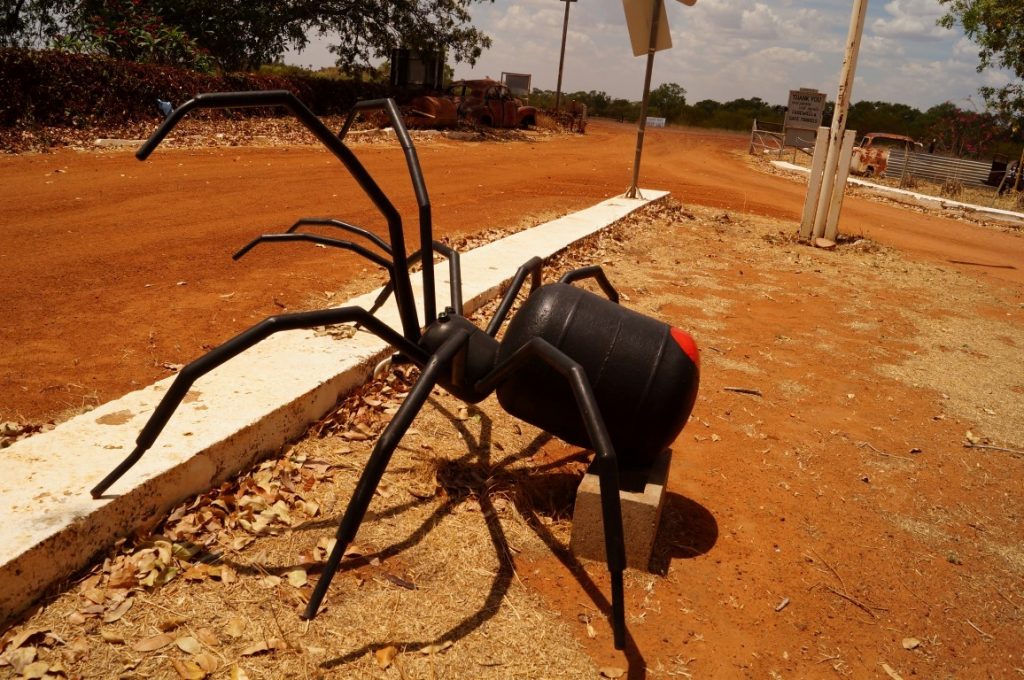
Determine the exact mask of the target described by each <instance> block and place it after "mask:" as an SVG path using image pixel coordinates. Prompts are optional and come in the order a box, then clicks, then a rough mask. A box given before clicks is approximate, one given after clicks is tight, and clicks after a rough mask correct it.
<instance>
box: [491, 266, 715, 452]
mask: <svg viewBox="0 0 1024 680" xmlns="http://www.w3.org/2000/svg"><path fill="white" fill-rule="evenodd" d="M533 338H542V339H544V340H545V341H547V342H548V343H550V344H551V345H553V346H555V347H556V348H557V349H559V350H561V351H562V352H563V353H564V354H566V355H567V356H569V357H570V358H571V359H573V360H574V361H575V362H577V363H578V364H580V365H581V366H582V368H583V370H584V372H585V373H586V375H587V378H588V380H589V382H590V384H591V387H592V388H593V391H594V396H595V398H596V400H597V404H598V407H599V408H600V411H601V414H602V415H603V417H604V421H605V425H606V426H607V428H608V434H609V436H610V438H611V441H612V445H613V446H614V448H615V451H616V457H617V458H618V461H619V464H620V465H621V466H624V467H634V466H643V465H647V464H649V463H650V462H651V461H652V459H653V458H654V457H655V456H656V455H658V454H659V453H660V452H661V451H663V450H664V449H665V448H667V447H668V446H669V445H670V444H671V443H672V442H673V441H674V440H675V438H676V436H678V434H679V432H680V431H681V430H682V428H683V425H685V423H686V420H687V418H689V415H690V411H691V410H692V409H693V403H694V400H695V399H696V396H697V386H698V382H699V379H700V359H699V355H698V353H697V348H696V345H695V344H694V343H693V340H692V338H690V336H689V335H688V334H686V333H685V332H683V331H680V330H678V329H675V328H672V327H671V326H669V325H668V324H666V323H663V322H661V321H658V320H656V319H652V318H650V317H647V316H644V315H642V314H639V313H637V312H634V311H632V310H630V309H627V308H625V307H622V306H620V305H618V304H616V303H614V302H611V301H610V300H608V299H606V298H604V297H600V296H598V295H595V294H593V293H590V292H588V291H586V290H583V289H581V288H576V287H574V286H571V285H568V284H562V283H555V284H550V285H547V286H543V287H541V288H538V289H537V290H536V291H534V293H533V294H531V295H530V297H529V298H527V299H526V301H525V302H524V303H523V306H522V308H521V309H520V310H519V312H518V313H517V314H516V315H515V317H513V318H512V320H511V321H510V322H509V326H508V330H507V331H506V333H505V337H504V339H503V341H502V343H501V347H500V348H499V350H498V363H499V364H500V363H501V362H503V361H504V360H506V359H507V358H508V357H510V356H511V355H512V354H513V353H514V352H515V351H516V350H517V349H519V348H520V347H522V346H523V345H525V344H526V343H528V342H529V341H530V340H531V339H533ZM497 393H498V401H499V402H500V403H501V405H502V407H503V408H504V409H505V410H506V411H508V412H509V413H511V414H512V415H514V416H516V417H518V418H521V419H523V420H525V421H526V422H528V423H531V424H533V425H536V426H537V427H540V428H542V429H544V430H547V431H548V432H550V433H552V434H554V435H556V436H558V437H559V438H561V439H564V440H565V441H567V442H569V443H571V444H575V445H577V446H583V447H587V448H593V447H592V446H591V442H590V437H589V435H588V434H587V431H586V427H585V426H584V424H583V420H582V418H581V417H580V414H579V411H580V407H579V406H578V405H577V403H576V399H575V397H574V395H573V392H572V389H571V387H570V386H569V383H568V381H567V380H566V378H565V377H563V376H561V375H560V374H559V373H558V372H557V371H555V370H554V369H553V368H551V367H550V366H548V365H547V364H546V363H544V361H543V360H541V359H539V358H534V359H531V360H530V361H529V362H528V363H527V364H526V365H525V366H524V367H522V368H521V369H519V370H516V371H515V372H513V373H512V374H511V375H510V376H509V377H508V378H507V379H506V380H505V381H504V382H502V383H501V384H500V385H499V386H498V388H497Z"/></svg>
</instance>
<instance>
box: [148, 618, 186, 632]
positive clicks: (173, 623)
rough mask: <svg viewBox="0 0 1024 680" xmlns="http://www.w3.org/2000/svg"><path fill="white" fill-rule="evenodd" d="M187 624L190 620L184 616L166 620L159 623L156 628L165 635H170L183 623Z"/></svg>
mask: <svg viewBox="0 0 1024 680" xmlns="http://www.w3.org/2000/svg"><path fill="white" fill-rule="evenodd" d="M187 622H188V619H186V618H184V617H182V616H174V617H171V618H169V619H164V620H163V621H161V622H160V623H158V624H157V625H156V627H157V629H159V630H160V631H161V632H163V633H169V632H171V631H172V630H174V629H175V628H177V627H178V626H180V625H182V624H183V623H187Z"/></svg>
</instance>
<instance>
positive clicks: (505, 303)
mask: <svg viewBox="0 0 1024 680" xmlns="http://www.w3.org/2000/svg"><path fill="white" fill-rule="evenodd" d="M543 265H544V260H542V259H540V258H539V257H531V258H530V259H529V260H527V261H526V264H524V265H523V266H521V267H520V268H519V269H517V270H516V275H515V276H514V277H512V283H510V284H509V286H508V290H506V291H505V295H504V296H502V298H501V303H500V304H499V305H498V311H497V312H495V313H494V318H493V319H491V323H489V324H487V330H486V331H485V332H486V333H487V335H489V336H491V337H492V338H493V337H494V336H495V335H497V333H498V329H499V328H501V324H502V323H504V322H505V317H507V316H508V312H509V310H510V309H512V305H513V303H515V301H516V296H517V295H519V290H520V289H521V288H522V287H523V284H524V283H525V282H526V276H527V274H529V275H530V292H531V293H532V292H533V291H534V290H536V289H537V286H539V285H540V268H541V267H542V266H543Z"/></svg>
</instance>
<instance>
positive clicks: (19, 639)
mask: <svg viewBox="0 0 1024 680" xmlns="http://www.w3.org/2000/svg"><path fill="white" fill-rule="evenodd" d="M49 632H50V631H49V629H47V628H27V629H25V630H23V631H21V632H20V633H18V634H17V635H15V636H14V637H12V638H11V639H10V640H9V641H8V642H7V644H6V645H4V646H3V648H4V650H11V649H17V648H18V647H21V646H22V645H23V644H25V643H26V642H28V641H29V640H30V639H32V638H34V637H35V636H37V635H45V634H46V633H49Z"/></svg>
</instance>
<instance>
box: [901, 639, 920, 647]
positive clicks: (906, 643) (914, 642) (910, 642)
mask: <svg viewBox="0 0 1024 680" xmlns="http://www.w3.org/2000/svg"><path fill="white" fill-rule="evenodd" d="M920 646H921V641H920V640H918V639H917V638H914V637H907V638H903V649H917V648H918V647H920Z"/></svg>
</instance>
